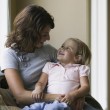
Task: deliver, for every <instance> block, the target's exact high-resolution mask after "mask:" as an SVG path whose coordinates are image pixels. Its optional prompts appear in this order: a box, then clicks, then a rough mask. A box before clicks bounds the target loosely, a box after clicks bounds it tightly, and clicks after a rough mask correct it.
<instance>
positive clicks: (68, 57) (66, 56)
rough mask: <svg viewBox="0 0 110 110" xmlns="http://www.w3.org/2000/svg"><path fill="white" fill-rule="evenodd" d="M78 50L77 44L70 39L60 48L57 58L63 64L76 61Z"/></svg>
mask: <svg viewBox="0 0 110 110" xmlns="http://www.w3.org/2000/svg"><path fill="white" fill-rule="evenodd" d="M76 50H77V44H76V43H75V42H74V41H73V40H71V39H68V40H66V41H65V42H64V43H63V45H62V46H61V47H60V48H59V50H58V53H57V59H58V60H59V61H60V62H61V63H63V64H73V63H75V62H76V61H75V60H76V56H75V53H76Z"/></svg>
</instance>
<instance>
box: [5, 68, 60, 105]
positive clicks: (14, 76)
mask: <svg viewBox="0 0 110 110" xmlns="http://www.w3.org/2000/svg"><path fill="white" fill-rule="evenodd" d="M4 74H5V77H6V80H7V83H8V86H9V89H10V90H11V92H12V93H13V95H14V97H15V98H16V100H17V101H18V102H19V103H21V104H24V105H28V104H32V103H34V102H35V101H34V100H33V98H32V96H31V94H32V91H29V90H26V89H25V88H24V85H23V81H22V79H21V77H20V75H19V71H18V70H16V69H5V70H4ZM58 96H59V94H44V100H46V101H47V100H55V99H56V98H57V97H58Z"/></svg>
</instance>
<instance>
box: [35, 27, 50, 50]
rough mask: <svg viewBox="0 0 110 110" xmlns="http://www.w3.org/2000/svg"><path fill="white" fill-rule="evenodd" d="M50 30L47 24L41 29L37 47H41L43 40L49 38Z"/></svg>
mask: <svg viewBox="0 0 110 110" xmlns="http://www.w3.org/2000/svg"><path fill="white" fill-rule="evenodd" d="M50 30H51V28H50V26H47V27H45V28H44V29H43V30H42V32H41V34H40V35H41V40H40V42H38V43H37V45H36V47H37V48H40V47H42V46H43V45H44V42H46V40H50V35H49V32H50Z"/></svg>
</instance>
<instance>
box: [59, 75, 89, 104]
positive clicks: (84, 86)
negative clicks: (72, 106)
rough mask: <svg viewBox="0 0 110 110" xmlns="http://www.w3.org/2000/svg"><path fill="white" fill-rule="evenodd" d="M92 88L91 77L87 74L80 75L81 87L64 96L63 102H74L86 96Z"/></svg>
mask: <svg viewBox="0 0 110 110" xmlns="http://www.w3.org/2000/svg"><path fill="white" fill-rule="evenodd" d="M89 90H90V86H89V79H88V77H87V76H82V77H80V87H79V88H78V89H76V90H71V91H70V92H69V93H67V94H65V95H64V96H63V98H62V100H61V101H62V102H66V103H67V102H74V101H76V99H78V98H81V97H84V96H85V95H87V94H88V92H89Z"/></svg>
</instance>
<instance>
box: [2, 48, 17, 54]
mask: <svg viewBox="0 0 110 110" xmlns="http://www.w3.org/2000/svg"><path fill="white" fill-rule="evenodd" d="M15 53H16V52H15V50H13V49H12V48H4V49H3V51H2V52H1V54H15Z"/></svg>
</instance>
